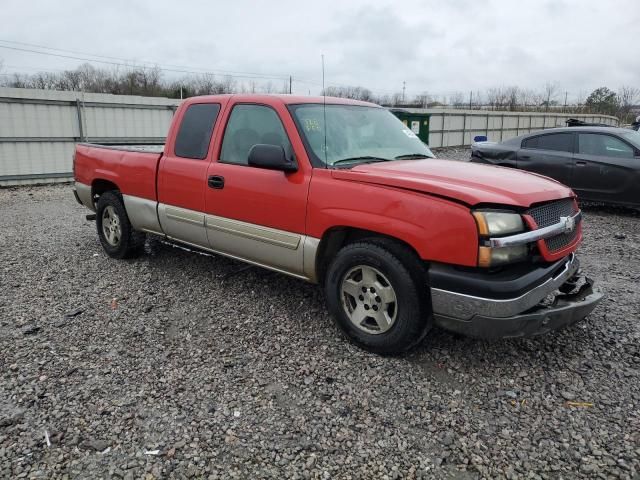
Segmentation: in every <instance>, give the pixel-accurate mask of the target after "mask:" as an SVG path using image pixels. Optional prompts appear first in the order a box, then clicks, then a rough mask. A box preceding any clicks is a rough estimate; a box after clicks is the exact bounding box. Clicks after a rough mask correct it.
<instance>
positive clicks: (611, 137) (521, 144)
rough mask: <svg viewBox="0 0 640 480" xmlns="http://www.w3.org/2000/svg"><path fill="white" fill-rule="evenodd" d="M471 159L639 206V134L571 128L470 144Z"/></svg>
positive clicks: (588, 197)
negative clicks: (549, 178)
mask: <svg viewBox="0 0 640 480" xmlns="http://www.w3.org/2000/svg"><path fill="white" fill-rule="evenodd" d="M471 161H472V162H474V163H485V164H490V165H499V166H503V167H512V168H518V169H521V170H527V171H529V172H534V173H538V174H540V175H545V176H547V177H551V178H553V179H555V180H557V181H559V182H561V183H564V184H565V185H568V186H570V187H571V188H572V189H573V190H574V191H575V192H576V193H577V194H578V198H579V199H580V200H583V201H589V202H597V203H606V204H611V205H623V206H631V207H640V188H639V186H640V133H638V132H636V131H633V130H629V129H624V128H613V127H566V128H552V129H548V130H543V131H540V132H535V133H530V134H528V135H522V136H519V137H516V138H511V139H509V140H506V141H504V142H502V143H492V142H478V143H475V144H473V145H472V146H471Z"/></svg>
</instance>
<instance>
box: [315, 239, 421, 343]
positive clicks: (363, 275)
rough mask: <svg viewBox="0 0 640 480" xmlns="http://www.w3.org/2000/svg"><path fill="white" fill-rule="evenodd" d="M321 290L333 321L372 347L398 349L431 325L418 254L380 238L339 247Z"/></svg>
mask: <svg viewBox="0 0 640 480" xmlns="http://www.w3.org/2000/svg"><path fill="white" fill-rule="evenodd" d="M325 296H326V300H327V304H328V306H329V310H330V312H331V314H332V315H333V316H334V318H335V319H336V322H337V324H338V326H339V327H340V328H341V329H342V330H343V331H344V332H345V333H346V334H347V335H348V336H349V338H350V339H351V340H352V341H353V342H354V343H356V344H358V345H360V346H361V347H363V348H365V349H367V350H370V351H372V352H375V353H380V354H397V353H401V352H404V351H406V350H408V349H409V348H411V347H412V346H414V345H416V344H417V343H419V342H420V341H421V340H422V339H423V338H424V336H425V335H426V333H427V332H428V330H429V328H430V326H431V316H430V311H429V302H428V294H427V283H426V279H425V274H424V270H423V267H422V264H421V262H420V260H419V259H418V258H417V257H416V256H415V255H414V254H413V253H412V252H411V251H409V250H408V249H407V248H405V247H404V246H402V245H400V244H397V243H395V242H393V241H386V239H382V240H379V241H376V240H372V241H364V242H358V243H353V244H350V245H347V246H345V247H343V248H342V249H341V250H340V251H339V252H338V253H337V255H336V256H335V257H334V259H333V261H332V262H331V265H330V266H329V269H328V271H327V277H326V281H325Z"/></svg>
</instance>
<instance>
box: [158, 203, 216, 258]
mask: <svg viewBox="0 0 640 480" xmlns="http://www.w3.org/2000/svg"><path fill="white" fill-rule="evenodd" d="M158 218H159V219H160V225H162V231H163V232H164V233H165V235H167V236H168V237H170V238H172V239H175V240H180V241H183V242H185V243H188V244H190V245H196V246H198V247H200V248H208V247H209V241H208V240H207V231H206V230H205V228H204V213H201V212H196V211H193V210H188V209H186V208H179V207H172V206H170V205H165V204H164V203H160V204H158Z"/></svg>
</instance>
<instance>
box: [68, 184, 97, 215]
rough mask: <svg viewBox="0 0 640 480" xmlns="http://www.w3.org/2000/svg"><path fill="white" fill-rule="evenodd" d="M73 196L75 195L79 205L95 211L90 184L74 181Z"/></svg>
mask: <svg viewBox="0 0 640 480" xmlns="http://www.w3.org/2000/svg"><path fill="white" fill-rule="evenodd" d="M73 196H74V197H76V201H77V202H78V203H79V204H80V205H84V206H85V207H87V208H88V209H89V210H93V211H94V212H95V211H96V207H95V205H94V204H93V199H92V195H91V186H90V185H85V184H84V183H80V182H75V185H74V187H73Z"/></svg>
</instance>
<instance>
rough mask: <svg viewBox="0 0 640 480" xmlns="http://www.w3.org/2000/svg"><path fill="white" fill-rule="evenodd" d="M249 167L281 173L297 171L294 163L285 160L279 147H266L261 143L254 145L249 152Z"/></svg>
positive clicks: (282, 149) (282, 150) (285, 157)
mask: <svg viewBox="0 0 640 480" xmlns="http://www.w3.org/2000/svg"><path fill="white" fill-rule="evenodd" d="M249 165H250V166H252V167H258V168H266V169H269V170H280V171H283V172H297V171H298V166H297V165H296V164H295V162H292V161H290V160H288V159H287V156H286V154H285V152H284V148H282V146H280V145H266V144H263V143H259V144H257V145H254V146H253V147H251V150H249Z"/></svg>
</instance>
